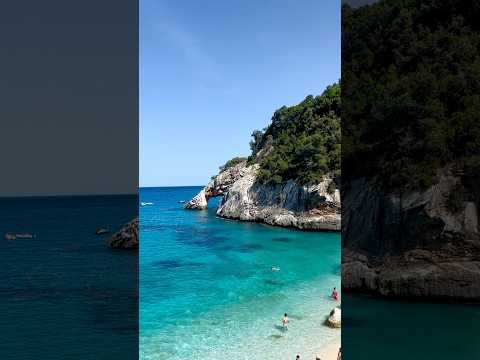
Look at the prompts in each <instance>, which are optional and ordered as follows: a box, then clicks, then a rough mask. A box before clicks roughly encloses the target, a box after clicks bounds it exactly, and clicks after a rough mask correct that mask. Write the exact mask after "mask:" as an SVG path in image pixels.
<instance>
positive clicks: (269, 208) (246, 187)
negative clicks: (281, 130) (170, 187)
mask: <svg viewBox="0 0 480 360" xmlns="http://www.w3.org/2000/svg"><path fill="white" fill-rule="evenodd" d="M258 168H259V166H258V164H253V165H247V162H246V161H244V162H242V163H240V164H237V165H235V166H233V167H231V168H228V169H226V170H224V171H222V172H220V174H218V175H217V176H215V177H214V178H213V180H212V181H210V183H209V184H208V185H207V186H205V188H203V189H202V190H201V191H200V193H198V194H197V195H196V196H195V197H194V198H193V199H192V200H190V201H189V202H188V203H187V204H186V205H185V207H186V208H188V209H197V210H199V209H205V208H207V204H208V199H210V198H211V197H216V196H221V197H222V199H221V201H220V204H219V207H218V209H217V215H218V216H220V217H224V218H229V219H235V220H243V221H255V222H263V223H266V224H269V225H276V226H284V227H295V228H298V229H302V230H334V231H339V230H340V227H341V219H340V209H341V205H340V192H339V190H338V189H337V188H336V186H332V185H331V184H333V185H334V184H335V183H334V182H333V180H332V179H331V178H329V177H325V179H324V181H322V182H320V183H319V184H316V185H309V186H307V185H305V186H300V185H298V184H296V183H295V182H294V181H292V180H289V181H287V182H285V183H282V184H265V183H261V182H260V181H258V178H257V173H258Z"/></svg>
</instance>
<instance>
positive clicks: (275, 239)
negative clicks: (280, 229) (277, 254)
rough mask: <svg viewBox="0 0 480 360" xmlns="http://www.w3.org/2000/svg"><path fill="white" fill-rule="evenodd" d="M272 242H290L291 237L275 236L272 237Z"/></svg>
mask: <svg viewBox="0 0 480 360" xmlns="http://www.w3.org/2000/svg"><path fill="white" fill-rule="evenodd" d="M272 241H274V242H280V243H290V242H292V239H290V238H288V237H275V238H273V239H272Z"/></svg>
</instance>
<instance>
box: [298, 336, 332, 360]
mask: <svg viewBox="0 0 480 360" xmlns="http://www.w3.org/2000/svg"><path fill="white" fill-rule="evenodd" d="M340 346H341V342H340V337H339V338H338V339H335V340H334V341H331V342H330V343H328V344H327V345H325V346H324V347H322V348H321V349H319V350H318V352H317V353H316V354H313V355H312V356H311V357H302V358H301V359H302V360H303V359H307V360H309V359H310V358H311V359H315V356H317V357H319V358H320V359H321V360H337V356H338V350H339V349H340Z"/></svg>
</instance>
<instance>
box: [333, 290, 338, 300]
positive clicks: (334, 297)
mask: <svg viewBox="0 0 480 360" xmlns="http://www.w3.org/2000/svg"><path fill="white" fill-rule="evenodd" d="M332 299H333V300H335V301H336V300H338V292H337V288H333V291H332Z"/></svg>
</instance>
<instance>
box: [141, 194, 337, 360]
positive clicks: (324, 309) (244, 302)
mask: <svg viewBox="0 0 480 360" xmlns="http://www.w3.org/2000/svg"><path fill="white" fill-rule="evenodd" d="M199 189H200V188H199V187H180V188H145V189H141V191H140V200H141V201H142V202H152V203H153V205H151V206H143V207H141V208H140V231H141V238H142V241H141V246H140V358H141V359H145V360H146V359H260V358H261V359H267V360H268V359H275V360H281V359H292V358H295V354H297V353H300V354H301V355H303V356H304V357H303V358H310V357H311V356H312V355H313V354H314V353H315V351H316V350H317V349H319V348H320V347H322V346H323V345H324V344H327V343H329V342H330V341H332V339H339V337H340V331H339V330H334V329H330V328H328V327H326V326H324V325H323V321H324V320H325V317H326V315H327V314H328V313H329V312H330V310H331V309H332V308H333V307H334V306H335V305H337V303H335V302H333V301H332V300H330V299H329V294H330V293H331V290H332V288H333V287H334V286H336V287H337V288H339V287H340V235H339V234H338V233H314V232H300V231H295V230H290V229H282V228H275V227H270V226H266V225H261V224H252V223H245V222H236V221H229V220H225V219H220V218H217V217H216V216H215V202H214V201H211V203H210V209H209V210H208V211H189V210H184V209H183V208H182V204H181V203H179V201H180V200H188V199H190V198H191V197H192V196H193V195H195V194H196V193H197V192H198V191H199ZM272 266H278V267H280V271H278V272H272V271H271V268H272ZM285 312H287V313H288V314H289V316H290V321H291V323H290V327H289V330H288V331H287V332H284V331H283V330H282V329H281V319H282V316H283V313H285Z"/></svg>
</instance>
